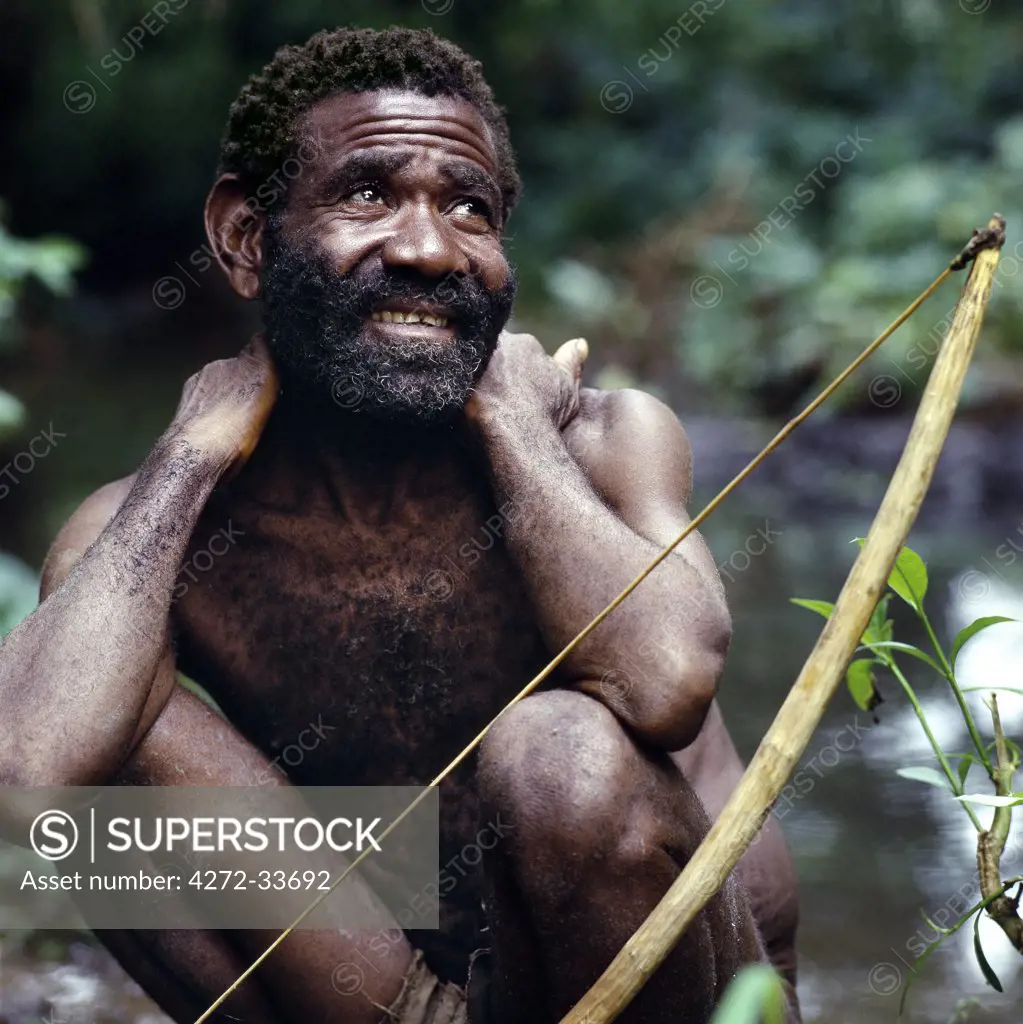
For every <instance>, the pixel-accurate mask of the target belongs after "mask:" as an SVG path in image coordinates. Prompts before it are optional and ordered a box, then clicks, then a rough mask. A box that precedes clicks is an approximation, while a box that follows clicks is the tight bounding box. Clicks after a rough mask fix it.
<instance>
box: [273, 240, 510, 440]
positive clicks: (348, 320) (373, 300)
mask: <svg viewBox="0 0 1023 1024" xmlns="http://www.w3.org/2000/svg"><path fill="white" fill-rule="evenodd" d="M265 238H266V269H265V272H264V275H263V279H262V304H263V322H264V324H265V326H266V334H267V344H268V345H269V346H270V350H271V352H272V353H273V355H274V359H275V361H276V363H277V367H278V370H279V372H280V374H281V381H282V384H283V385H284V388H285V391H286V393H287V392H288V391H291V392H293V393H296V392H297V394H298V397H299V398H300V399H302V398H307V399H308V400H309V401H311V402H313V403H314V404H316V405H320V404H323V403H324V402H325V401H326V402H330V401H332V402H333V403H334V405H335V406H337V407H338V408H340V409H344V410H348V411H351V412H358V413H365V414H369V415H372V416H376V417H381V418H384V419H388V420H392V421H410V422H420V423H431V422H432V423H436V422H441V421H444V420H446V419H450V418H451V417H453V416H454V415H455V414H457V412H458V411H459V410H460V409H461V408H462V407H463V406H464V405H465V402H466V400H467V399H468V398H469V394H470V392H471V390H472V388H473V386H474V385H475V384H476V382H477V381H478V380H479V379H480V377H482V376H483V372H484V370H486V368H487V363H488V362H489V361H490V357H491V356H492V355H493V353H494V349H495V348H496V347H497V339H498V336H499V335H500V333H501V330H502V328H503V327H504V325H505V323H506V322H507V320H508V317H509V316H510V315H511V308H512V303H513V301H514V298H515V287H516V282H515V275H514V274H512V275H511V276H510V277H509V279H508V282H507V283H506V284H505V285H504V286H503V287H502V288H500V289H498V290H496V291H490V290H488V289H487V288H486V287H485V286H484V285H483V283H482V281H480V279H479V278H478V277H477V276H475V275H471V274H460V273H459V274H455V273H452V274H449V275H447V277H445V278H443V279H442V280H440V281H438V280H435V279H431V278H429V277H426V276H425V275H423V274H421V273H419V272H418V271H416V270H412V269H407V268H392V267H387V266H386V265H385V264H384V263H383V262H382V261H381V260H380V259H379V258H378V257H373V258H370V259H366V260H363V261H362V262H360V263H358V264H356V266H354V267H353V268H352V269H351V270H350V271H349V272H348V273H346V274H340V273H338V272H337V271H336V270H335V269H334V268H333V266H332V265H331V262H330V260H329V258H328V257H327V256H326V254H325V253H319V252H309V251H306V250H300V249H298V248H295V247H293V246H290V245H288V244H287V243H285V242H284V241H283V239H281V238H280V235H279V232H278V231H276V230H274V226H273V224H272V222H271V224H269V225H268V227H267V233H266V236H265ZM389 299H402V300H408V301H409V302H411V303H413V304H415V305H419V304H422V305H423V306H424V307H428V306H430V305H433V306H443V307H445V308H446V309H447V310H448V311H449V324H450V325H451V327H452V328H453V330H454V334H455V336H454V338H453V339H452V340H451V341H449V342H436V341H423V340H420V339H411V338H410V339H400V340H398V339H396V340H390V339H381V338H380V337H379V334H378V333H377V332H374V331H372V328H371V327H369V326H368V321H370V316H371V313H372V311H373V310H374V308H377V307H379V306H380V305H381V303H383V302H385V301H387V300H389ZM380 333H382V332H380Z"/></svg>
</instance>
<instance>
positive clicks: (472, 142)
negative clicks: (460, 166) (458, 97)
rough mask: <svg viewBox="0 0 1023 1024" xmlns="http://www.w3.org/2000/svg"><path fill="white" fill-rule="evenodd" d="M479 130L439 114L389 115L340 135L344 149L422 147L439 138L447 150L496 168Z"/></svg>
mask: <svg viewBox="0 0 1023 1024" xmlns="http://www.w3.org/2000/svg"><path fill="white" fill-rule="evenodd" d="M482 141H483V140H481V139H479V136H478V134H477V133H476V132H474V131H471V130H469V129H468V128H466V127H465V126H464V125H462V124H459V123H457V122H455V123H452V122H444V121H440V120H438V119H436V118H422V119H419V121H418V123H416V124H414V125H412V124H409V122H408V120H407V119H405V118H401V119H399V118H390V119H388V120H386V121H382V120H381V121H372V122H368V123H364V124H360V125H356V126H353V127H352V128H349V129H348V130H347V131H345V132H344V133H343V134H342V136H341V137H340V138H339V139H338V143H339V145H340V146H341V147H342V148H344V149H364V148H366V147H367V146H375V145H381V146H411V147H423V146H431V145H434V146H435V145H437V143H438V142H440V143H441V144H442V145H443V147H444V148H445V149H446V150H449V151H451V150H454V151H461V152H462V153H466V154H469V155H470V156H471V157H472V159H474V160H476V162H477V163H481V164H483V165H484V166H485V167H487V168H490V169H493V167H494V158H493V155H492V154H491V152H490V151H489V150H488V147H486V146H484V145H481V142H482Z"/></svg>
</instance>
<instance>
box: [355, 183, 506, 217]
mask: <svg viewBox="0 0 1023 1024" xmlns="http://www.w3.org/2000/svg"><path fill="white" fill-rule="evenodd" d="M340 201H341V202H342V203H348V204H353V203H354V204H366V205H369V206H387V205H389V202H390V196H389V194H388V192H387V190H386V189H385V188H384V187H383V186H382V185H377V184H374V183H372V182H365V183H363V184H361V185H356V186H355V187H354V188H351V189H348V190H347V191H346V192H344V193H343V194H342V195H341V197H340ZM447 211H448V212H449V213H454V214H457V215H458V216H460V217H471V218H473V219H481V220H485V221H486V222H487V223H488V224H492V223H493V221H494V212H493V209H492V208H491V206H490V204H489V203H488V202H487V201H486V200H484V199H480V198H479V197H478V196H461V197H460V198H458V199H456V200H454V202H452V203H451V204H450V205H449V206H448V208H447Z"/></svg>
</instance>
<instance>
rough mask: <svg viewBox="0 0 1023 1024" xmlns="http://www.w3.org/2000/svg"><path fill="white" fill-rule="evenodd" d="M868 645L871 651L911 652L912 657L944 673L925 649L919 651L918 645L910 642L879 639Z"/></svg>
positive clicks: (941, 673)
mask: <svg viewBox="0 0 1023 1024" xmlns="http://www.w3.org/2000/svg"><path fill="white" fill-rule="evenodd" d="M868 646H869V647H870V649H871V650H872V651H876V650H881V651H902V652H903V653H905V654H911V655H912V656H913V657H914V658H917V659H919V660H920V661H923V662H926V663H927V664H928V665H930V666H931V668H933V669H934V671H935V672H937V673H939V674H940V675H944V672H942V670H941V666H940V665H939V664H938V663H937V662H936V661H935V660H934V659H933V658H932V657H931V656H930V655H929V654H928V653H927V652H926V651H921V650H920V648H919V647H914V646H913V645H912V644H903V643H899V641H898V640H879V641H877V642H876V643H872V644H869V645H868Z"/></svg>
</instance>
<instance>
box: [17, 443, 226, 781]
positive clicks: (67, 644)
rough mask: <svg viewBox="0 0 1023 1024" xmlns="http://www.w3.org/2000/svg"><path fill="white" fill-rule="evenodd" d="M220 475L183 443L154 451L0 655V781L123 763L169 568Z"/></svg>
mask: <svg viewBox="0 0 1023 1024" xmlns="http://www.w3.org/2000/svg"><path fill="white" fill-rule="evenodd" d="M221 469H222V467H221V466H218V465H216V464H215V463H214V462H213V461H212V460H211V459H209V458H207V457H204V456H202V455H200V454H199V453H198V451H197V450H196V449H195V448H194V447H191V446H190V445H188V444H186V443H184V442H180V441H174V440H166V441H161V442H160V443H158V445H157V447H156V448H154V450H153V452H152V453H151V454H150V456H149V458H148V459H147V460H146V462H145V463H144V464H143V466H142V468H141V469H140V471H139V473H138V475H137V478H136V481H135V484H134V486H133V487H132V489H131V491H130V492H129V494H128V495H127V497H126V499H125V500H124V502H123V503H122V505H121V507H120V509H119V510H118V511H117V513H116V514H115V515H114V517H113V518H112V519H111V520H110V522H109V523H108V524H107V526H106V528H105V529H104V530H103V531H102V533H101V534H100V535H99V536H98V537H97V539H96V540H95V542H94V543H92V545H91V546H90V547H89V548H88V549H87V550H86V551H85V553H84V555H83V556H82V557H81V559H80V561H78V563H77V564H76V565H75V566H74V568H72V569H71V571H70V572H69V573H68V575H67V577H66V579H64V580H63V582H62V583H61V584H60V585H59V586H58V587H57V588H56V589H55V590H54V591H53V592H52V593H51V594H50V595H49V596H48V597H47V598H46V600H45V601H43V603H42V604H41V605H40V606H39V608H38V609H37V610H36V611H35V612H34V613H33V614H32V615H31V616H29V618H28V619H26V620H25V621H24V622H23V623H22V624H21V625H20V626H19V627H18V628H17V629H15V630H14V632H13V633H11V634H10V636H8V637H7V638H6V640H5V641H4V643H3V644H2V646H0V736H2V740H0V781H2V782H6V783H8V784H10V783H19V782H20V783H23V784H31V785H48V784H52V785H61V784H85V783H89V782H97V781H102V780H104V779H106V778H108V777H109V776H110V775H111V774H112V773H113V772H114V771H115V770H116V769H117V767H118V766H119V765H120V764H121V762H122V761H123V760H124V758H125V757H126V756H127V754H128V753H129V751H130V749H131V744H132V741H133V739H134V738H135V736H136V731H137V728H138V725H139V722H140V719H141V717H142V713H143V709H144V708H145V706H146V703H147V700H148V698H149V696H150V688H151V686H152V683H153V679H154V676H155V675H156V673H157V668H158V666H159V665H160V662H161V658H164V657H165V656H169V655H168V654H167V652H168V610H169V607H170V597H171V591H172V589H173V586H174V581H175V577H176V575H177V572H178V567H179V565H180V563H181V560H182V557H183V556H184V553H185V549H186V546H187V544H188V541H189V537H190V535H191V533H192V529H193V528H194V526H195V523H196V520H197V519H198V517H199V514H200V513H201V511H202V509H203V506H204V504H205V502H206V499H207V498H208V496H209V494H210V492H211V491H212V489H213V487H214V485H215V483H216V480H217V477H218V474H219V472H220V470H221ZM64 557H68V558H73V557H74V554H73V553H72V552H67V553H66V554H65V556H64Z"/></svg>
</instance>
